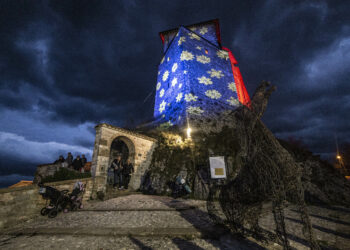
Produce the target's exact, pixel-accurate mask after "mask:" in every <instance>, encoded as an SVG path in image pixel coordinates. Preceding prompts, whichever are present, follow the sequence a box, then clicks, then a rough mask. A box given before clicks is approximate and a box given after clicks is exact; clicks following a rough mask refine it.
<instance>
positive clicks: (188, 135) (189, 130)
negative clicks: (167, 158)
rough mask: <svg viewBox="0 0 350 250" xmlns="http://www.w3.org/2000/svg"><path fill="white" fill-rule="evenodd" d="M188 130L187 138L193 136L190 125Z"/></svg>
mask: <svg viewBox="0 0 350 250" xmlns="http://www.w3.org/2000/svg"><path fill="white" fill-rule="evenodd" d="M186 132H187V138H191V132H192V129H191V128H190V127H188V128H187V130H186Z"/></svg>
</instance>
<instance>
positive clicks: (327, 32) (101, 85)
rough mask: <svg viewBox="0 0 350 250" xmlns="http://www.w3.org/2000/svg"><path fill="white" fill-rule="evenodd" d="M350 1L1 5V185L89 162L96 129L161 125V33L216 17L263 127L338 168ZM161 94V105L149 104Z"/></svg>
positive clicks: (345, 123)
mask: <svg viewBox="0 0 350 250" xmlns="http://www.w3.org/2000/svg"><path fill="white" fill-rule="evenodd" d="M349 9H350V2H348V1H276V0H268V1H233V0H227V1H221V0H215V1H209V0H205V1H204V0H203V1H186V0H183V1H176V0H173V1H167V2H166V3H165V1H161V0H159V1H147V0H142V1H141V0H139V1H134V0H125V1H34V0H33V1H29V0H27V1H23V0H15V1H14V0H0V145H1V147H0V187H4V186H7V185H10V184H12V183H14V182H16V181H18V180H20V179H31V178H32V177H33V174H34V171H35V166H36V165H37V164H40V163H47V162H52V161H54V160H55V158H57V156H58V155H59V154H66V153H67V152H68V151H71V152H73V154H74V155H76V154H82V153H85V154H87V155H88V158H89V160H90V159H91V156H92V147H93V144H94V136H95V132H94V126H95V125H96V124H98V123H101V122H107V123H111V124H113V125H116V126H128V125H132V124H137V123H140V122H143V121H146V120H149V119H150V118H152V110H153V99H154V91H155V86H156V79H157V71H158V69H157V67H158V63H159V61H160V59H161V56H162V45H161V40H160V39H159V36H158V32H159V31H163V30H167V29H171V28H174V27H178V26H179V25H187V24H192V23H197V22H201V21H205V20H210V19H214V18H218V19H219V20H220V25H221V37H222V44H223V45H224V46H226V47H228V48H230V49H231V50H232V52H233V53H234V55H235V57H236V59H237V60H238V62H239V66H240V69H241V72H242V75H243V79H244V81H245V84H246V87H247V89H248V92H249V93H250V94H252V93H253V92H254V90H255V88H256V87H257V85H258V84H259V82H260V81H261V80H269V81H271V82H272V83H273V84H275V85H276V86H277V91H276V92H275V93H274V94H273V95H272V97H271V100H270V103H269V107H268V110H267V112H266V114H265V116H264V118H263V120H264V122H265V123H266V124H267V126H268V127H269V128H270V129H271V130H272V131H273V132H274V133H275V135H276V136H278V137H280V138H288V137H294V138H300V139H301V140H303V142H304V143H305V144H306V145H307V147H308V148H309V149H311V150H312V151H313V152H315V153H317V154H320V155H322V156H323V157H325V158H331V157H332V155H333V154H334V151H335V145H334V135H335V134H336V135H337V137H338V140H339V143H345V142H350V132H349V128H350V122H349V118H348V117H349V109H350V87H349V82H350V73H349V68H350V15H348V12H349ZM150 93H152V95H151V97H150V98H149V99H148V100H147V101H146V103H143V100H144V99H145V98H146V96H148V95H149V94H150Z"/></svg>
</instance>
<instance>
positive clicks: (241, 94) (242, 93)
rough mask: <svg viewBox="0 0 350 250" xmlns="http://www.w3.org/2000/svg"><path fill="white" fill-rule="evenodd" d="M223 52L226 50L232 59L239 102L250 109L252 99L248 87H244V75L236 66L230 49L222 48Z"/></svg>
mask: <svg viewBox="0 0 350 250" xmlns="http://www.w3.org/2000/svg"><path fill="white" fill-rule="evenodd" d="M222 49H223V50H226V51H227V52H228V56H229V58H230V62H231V68H232V73H233V78H234V79H235V83H236V89H237V95H238V100H239V101H240V102H241V103H242V104H244V105H246V106H248V107H250V98H249V95H248V92H247V89H246V87H245V86H244V82H243V78H242V74H241V71H240V70H239V68H238V67H236V66H235V64H237V60H236V58H235V57H234V56H233V54H232V52H231V50H229V49H228V48H225V47H222Z"/></svg>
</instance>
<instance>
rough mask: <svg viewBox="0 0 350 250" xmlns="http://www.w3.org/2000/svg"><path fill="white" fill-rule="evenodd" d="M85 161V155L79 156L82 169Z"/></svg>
mask: <svg viewBox="0 0 350 250" xmlns="http://www.w3.org/2000/svg"><path fill="white" fill-rule="evenodd" d="M86 162H87V160H86V158H85V155H81V164H82V165H83V167H84V166H85V164H86Z"/></svg>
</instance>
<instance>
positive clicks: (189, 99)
mask: <svg viewBox="0 0 350 250" xmlns="http://www.w3.org/2000/svg"><path fill="white" fill-rule="evenodd" d="M197 99H198V96H195V95H193V94H191V93H189V94H186V95H185V100H186V102H195V101H197Z"/></svg>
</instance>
